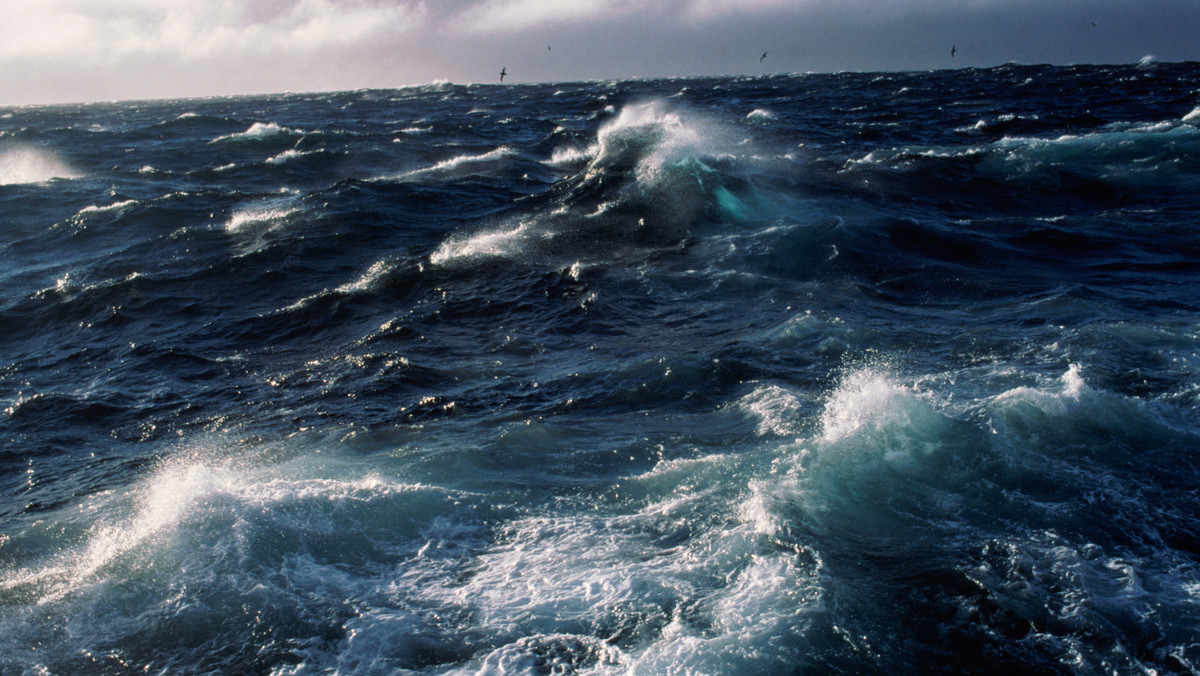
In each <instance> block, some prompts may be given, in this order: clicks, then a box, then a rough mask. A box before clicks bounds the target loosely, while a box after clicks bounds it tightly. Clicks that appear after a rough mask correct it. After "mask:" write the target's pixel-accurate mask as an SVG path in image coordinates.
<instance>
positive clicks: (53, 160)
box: [0, 146, 79, 185]
mask: <svg viewBox="0 0 1200 676" xmlns="http://www.w3.org/2000/svg"><path fill="white" fill-rule="evenodd" d="M78 177H79V174H77V173H76V172H75V171H74V170H72V169H71V168H70V167H69V166H67V164H66V163H65V162H64V161H63V160H62V158H60V157H59V156H58V155H57V154H56V153H54V152H52V151H49V150H43V149H41V148H34V147H31V146H11V147H8V148H5V149H3V150H0V185H16V184H22V183H44V182H46V181H51V180H54V179H56V178H78Z"/></svg>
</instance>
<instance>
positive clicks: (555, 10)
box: [451, 0, 637, 34]
mask: <svg viewBox="0 0 1200 676" xmlns="http://www.w3.org/2000/svg"><path fill="white" fill-rule="evenodd" d="M636 4H637V3H632V2H619V1H616V0H485V2H481V3H479V4H478V5H476V6H474V7H470V8H468V9H466V10H465V11H463V12H461V13H459V14H458V16H456V17H455V18H454V19H453V20H452V21H451V24H452V25H454V26H457V27H458V28H460V29H462V30H464V31H466V32H468V33H476V34H487V33H504V32H509V31H521V30H525V29H527V28H532V27H535V26H542V25H547V24H557V23H572V22H577V21H582V20H585V19H595V18H598V17H601V16H604V17H609V18H611V17H614V16H618V15H620V14H622V13H624V12H625V11H629V10H630V9H634V8H635V7H636Z"/></svg>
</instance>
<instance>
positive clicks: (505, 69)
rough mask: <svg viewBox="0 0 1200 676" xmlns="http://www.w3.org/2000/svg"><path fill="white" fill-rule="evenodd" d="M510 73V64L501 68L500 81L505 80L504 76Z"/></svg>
mask: <svg viewBox="0 0 1200 676" xmlns="http://www.w3.org/2000/svg"><path fill="white" fill-rule="evenodd" d="M505 75H508V66H505V67H504V68H501V69H500V81H501V82H504V76H505Z"/></svg>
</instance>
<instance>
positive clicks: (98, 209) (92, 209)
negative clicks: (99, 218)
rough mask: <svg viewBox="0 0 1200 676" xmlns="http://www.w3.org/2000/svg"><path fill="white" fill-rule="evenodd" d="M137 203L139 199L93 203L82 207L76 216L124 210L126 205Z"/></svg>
mask: <svg viewBox="0 0 1200 676" xmlns="http://www.w3.org/2000/svg"><path fill="white" fill-rule="evenodd" d="M135 204H137V200H122V201H120V202H114V203H112V204H108V205H105V206H96V205H94V204H93V205H91V206H87V207H84V208H82V209H80V210H79V213H77V214H75V216H76V217H84V216H93V215H95V214H103V213H107V212H110V211H122V210H124V209H125V208H126V207H131V206H133V205H135Z"/></svg>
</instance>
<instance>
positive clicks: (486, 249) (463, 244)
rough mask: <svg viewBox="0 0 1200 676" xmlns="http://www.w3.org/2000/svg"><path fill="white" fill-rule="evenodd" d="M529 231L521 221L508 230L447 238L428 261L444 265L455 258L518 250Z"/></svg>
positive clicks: (485, 255)
mask: <svg viewBox="0 0 1200 676" xmlns="http://www.w3.org/2000/svg"><path fill="white" fill-rule="evenodd" d="M530 233H531V227H530V226H529V224H528V223H526V222H524V221H522V222H520V223H518V224H517V225H516V226H515V227H513V228H511V229H509V230H500V231H493V232H483V233H480V234H477V235H474V236H472V237H467V238H465V239H449V240H446V241H445V242H442V244H441V245H440V246H438V248H437V251H434V252H433V253H432V254H431V255H430V256H429V262H431V263H433V264H434V265H445V264H447V263H451V262H453V261H456V260H464V259H471V258H478V257H492V256H504V255H508V254H511V253H514V252H516V251H518V250H519V249H520V248H521V245H522V243H523V242H524V241H525V238H527V237H529V236H530Z"/></svg>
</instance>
